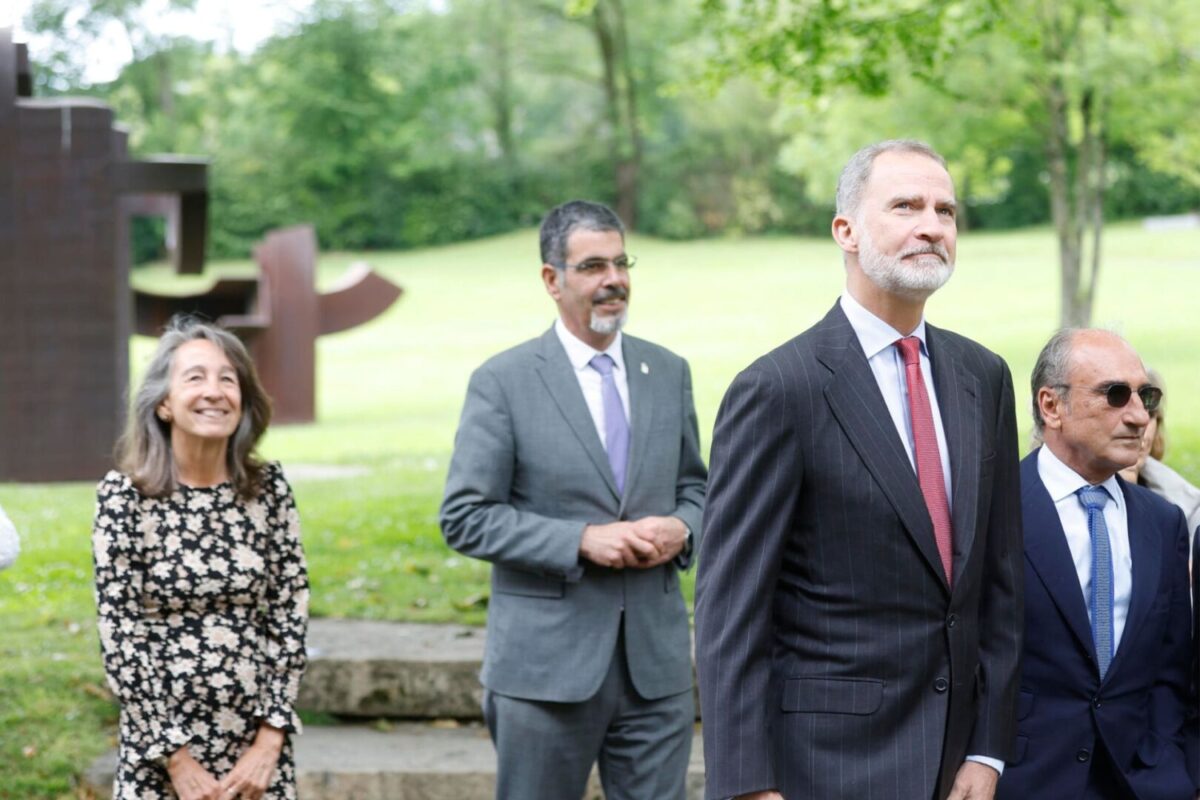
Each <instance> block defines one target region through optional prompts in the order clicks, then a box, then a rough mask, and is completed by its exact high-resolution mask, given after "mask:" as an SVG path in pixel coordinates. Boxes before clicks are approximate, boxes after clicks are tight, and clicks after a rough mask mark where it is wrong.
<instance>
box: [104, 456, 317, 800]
mask: <svg viewBox="0 0 1200 800" xmlns="http://www.w3.org/2000/svg"><path fill="white" fill-rule="evenodd" d="M92 547H93V554H94V557H95V567H96V606H97V614H98V617H99V620H98V623H99V631H100V649H101V653H102V655H103V657H104V670H105V672H106V673H107V675H108V682H109V685H110V686H111V687H112V688H113V691H114V692H115V693H116V695H117V698H118V699H119V700H120V702H121V721H120V745H119V748H118V757H117V774H116V781H115V784H114V786H113V798H114V800H159V798H163V799H164V800H171V799H173V798H175V791H174V789H173V788H172V787H171V781H170V778H169V777H168V775H167V770H166V756H169V755H170V754H172V753H173V752H175V751H176V750H178V749H179V748H180V747H182V746H184V745H187V748H188V751H189V752H190V753H191V755H192V757H194V758H195V759H196V760H197V761H198V762H200V764H201V765H202V766H203V767H204V768H205V769H207V770H208V771H209V772H211V773H212V774H213V776H214V777H216V778H218V779H220V778H221V777H223V776H224V775H225V774H227V773H228V772H229V771H230V770H231V769H232V768H233V765H234V764H235V763H236V761H237V759H238V758H239V756H241V754H242V753H243V752H244V751H245V750H246V748H247V747H248V746H249V745H250V743H251V742H252V741H253V740H254V736H255V734H256V733H257V732H258V727H259V725H260V724H261V723H263V722H266V723H267V724H268V725H273V726H275V727H277V728H280V729H282V730H284V731H287V732H289V733H294V732H298V731H299V729H300V721H299V719H298V718H297V717H296V714H295V712H294V711H293V710H292V704H293V702H294V701H295V699H296V692H297V689H298V687H299V683H300V675H301V674H302V673H303V671H304V664H305V651H304V634H305V629H306V627H307V621H308V576H307V573H306V570H305V564H304V553H303V551H302V550H301V547H300V524H299V518H298V516H297V514H296V505H295V502H294V501H293V499H292V491H291V488H290V487H289V486H288V483H287V481H286V480H285V479H284V477H283V472H282V470H281V469H280V467H279V465H278V464H275V463H272V464H269V465H267V467H266V472H265V474H264V481H263V488H262V490H261V491H260V494H259V497H258V498H256V499H255V500H253V501H251V502H245V501H243V500H241V499H239V498H238V497H237V495H236V493H235V492H234V490H233V487H232V485H231V484H229V483H223V484H220V485H219V486H214V487H212V488H203V489H193V488H189V487H181V488H180V489H178V490H177V491H175V493H174V494H172V495H170V496H169V497H161V498H146V497H142V495H141V494H140V493H139V492H138V491H137V489H135V488H134V487H133V485H132V484H131V483H130V481H129V478H127V477H126V476H125V475H122V474H121V473H119V472H110V473H108V475H106V476H105V478H104V480H103V481H101V482H100V485H99V487H98V488H97V502H96V520H95V526H94V529H93V533H92ZM285 739H288V741H286V742H285V744H284V748H283V752H282V753H281V755H280V758H279V763H278V766H277V767H276V770H275V775H274V778H273V779H272V781H271V786H270V788H269V789H268V790H267V793H266V795H265V797H268V798H295V796H296V778H295V767H294V764H293V761H292V750H291V742H290V738H289V737H285Z"/></svg>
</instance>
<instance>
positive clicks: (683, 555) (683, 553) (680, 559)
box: [672, 517, 696, 572]
mask: <svg viewBox="0 0 1200 800" xmlns="http://www.w3.org/2000/svg"><path fill="white" fill-rule="evenodd" d="M676 519H678V520H679V521H680V522H682V523H683V527H685V528H687V538H685V539H684V540H683V549H682V550H680V551H679V555H677V556H675V558H674V559H672V563H673V564H674V565H675V566H676V567H678V568H679V569H680V571H682V572H686V571H687V570H688V569H689V568H690V567H691V566H692V555H693V553H694V552H695V550H694V548H695V544H694V543H695V541H696V537H695V535H694V534H693V533H692V526H691V525H688V524H687V521H686V520H684V519H680V518H679V517H676Z"/></svg>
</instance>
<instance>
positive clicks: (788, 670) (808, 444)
mask: <svg viewBox="0 0 1200 800" xmlns="http://www.w3.org/2000/svg"><path fill="white" fill-rule="evenodd" d="M837 205H838V209H837V215H836V216H835V217H834V220H833V236H834V239H835V241H836V242H837V244H838V246H839V247H841V249H842V252H843V260H844V262H845V267H846V290H845V292H844V293H843V294H842V297H841V299H840V300H839V301H838V302H837V303H836V304H835V305H834V306H833V308H832V309H831V310H830V311H829V313H828V314H826V316H825V318H824V319H822V320H821V321H820V322H818V323H817V324H816V325H815V326H813V327H812V328H810V329H809V330H808V331H806V332H804V333H802V334H800V335H799V336H798V337H796V338H795V339H792V340H791V341H790V342H787V343H786V344H784V345H782V346H781V347H779V348H777V349H776V350H774V351H772V352H770V353H768V354H767V355H765V356H763V357H762V358H760V359H758V360H757V361H755V362H754V363H753V364H751V365H750V366H749V367H748V368H747V369H746V370H744V371H743V372H742V373H741V374H739V375H738V376H737V378H736V379H735V380H734V382H733V384H732V385H731V386H730V388H729V390H728V393H727V394H726V395H725V400H724V402H723V403H722V405H721V410H720V412H719V414H718V417H717V423H716V429H715V432H714V434H713V447H712V476H711V479H710V481H709V494H708V503H707V508H706V511H705V518H704V542H703V545H702V547H701V551H700V574H699V579H698V584H697V592H696V598H697V599H696V659H697V667H698V670H699V679H700V706H701V712H702V716H703V720H704V755H705V765H706V770H707V793H708V797H710V798H729V797H744V798H780V797H784V798H787V800H807V799H808V798H813V799H814V800H839V799H840V798H845V800H862V798H868V797H869V798H872V800H930V799H931V798H935V799H937V800H941V799H942V798H947V797H950V798H954V800H966V799H967V798H971V799H972V800H989V799H990V798H991V797H992V795H993V793H994V791H995V786H996V781H997V778H998V776H999V772H1000V771H1001V770H1002V769H1003V766H1004V765H1003V762H1004V760H1005V759H1006V758H1008V757H1009V756H1010V755H1011V753H1012V747H1013V740H1014V719H1013V717H1014V711H1015V700H1016V691H1017V675H1018V661H1019V653H1020V649H1021V613H1022V606H1021V597H1022V595H1021V575H1022V572H1021V518H1020V493H1019V486H1018V480H1017V436H1016V419H1015V411H1014V407H1013V390H1012V379H1011V376H1010V375H1009V371H1008V368H1007V366H1006V365H1005V364H1004V362H1003V361H1002V360H1001V359H1000V358H999V357H998V356H996V355H994V354H993V353H990V352H988V351H987V350H985V349H984V348H983V347H981V346H979V345H978V344H976V343H974V342H972V341H970V340H968V339H965V338H963V337H962V336H958V335H956V334H954V333H950V332H949V331H945V330H941V329H938V328H935V327H933V326H932V325H928V324H926V322H925V318H924V308H925V300H926V298H928V297H929V295H931V294H932V293H933V292H934V291H935V290H936V289H937V288H938V287H940V286H941V285H942V284H943V283H945V281H946V280H948V279H949V277H950V274H951V272H952V271H953V268H954V255H955V244H956V233H957V230H956V223H955V213H956V206H955V195H954V185H953V183H952V182H951V180H950V175H949V174H948V173H947V171H946V169H945V162H944V161H943V160H942V158H941V156H939V155H938V154H937V153H935V152H934V151H933V150H931V149H930V148H929V147H928V146H926V145H924V144H921V143H919V142H910V141H889V142H883V143H881V144H877V145H873V146H871V147H868V148H864V149H863V150H861V151H859V153H858V154H856V155H855V156H854V158H853V159H851V161H850V162H849V163H848V164H847V166H846V168H845V169H844V170H843V172H842V177H841V179H840V180H839V183H838V196H837Z"/></svg>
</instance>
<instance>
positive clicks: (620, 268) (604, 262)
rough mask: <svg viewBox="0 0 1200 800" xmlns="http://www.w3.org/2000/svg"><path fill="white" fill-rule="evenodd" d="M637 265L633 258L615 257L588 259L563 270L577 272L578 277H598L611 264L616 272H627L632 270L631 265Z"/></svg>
mask: <svg viewBox="0 0 1200 800" xmlns="http://www.w3.org/2000/svg"><path fill="white" fill-rule="evenodd" d="M636 263H637V259H636V258H635V257H633V256H617V257H616V258H612V259H609V258H589V259H585V260H584V261H580V262H579V263H578V264H569V265H567V266H565V267H563V269H569V270H571V271H572V272H578V273H579V274H580V275H599V274H600V273H601V272H604V271H606V270H607V269H608V265H609V264H612V265H613V267H615V268H616V270H617V272H628V271H629V270H631V269H633V265H634V264H636Z"/></svg>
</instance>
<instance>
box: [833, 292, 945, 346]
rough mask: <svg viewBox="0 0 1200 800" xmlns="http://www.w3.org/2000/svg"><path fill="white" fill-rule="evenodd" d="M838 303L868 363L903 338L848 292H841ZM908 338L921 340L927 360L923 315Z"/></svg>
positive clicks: (902, 335) (901, 334)
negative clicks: (912, 337)
mask: <svg viewBox="0 0 1200 800" xmlns="http://www.w3.org/2000/svg"><path fill="white" fill-rule="evenodd" d="M839 302H840V303H841V306H842V312H843V313H844V314H845V315H846V319H848V320H850V327H851V328H853V329H854V335H855V336H857V337H858V343H859V344H860V345H861V346H862V349H863V352H864V353H865V354H866V356H867V360H868V361H870V360H871V359H872V358H874V357H875V356H877V355H879V354H880V353H881V352H883V351H884V350H886V349H887V348H889V347H892V346H893V345H894V344H895V343H896V341H897V340H898V339H903V338H904V334H903V333H900V331H898V330H896V329H895V328H893V327H892V326H891V325H888V324H887V323H886V322H884V321H883V320H881V319H880V318H879V317H877V316H875V315H874V314H872V313H871V312H870V311H868V310H867V309H866V308H864V307H863V305H862V303H860V302H858V301H857V300H855V299H854V297H853V296H851V294H850V292H842V297H841V299H840V300H839ZM909 336H915V337H917V338H918V339H920V340H921V352H922V353H924V354H925V357H926V358H929V348H928V347H927V346H926V344H925V315H924V314H922V315H921V321H920V323H918V325H917V327H916V330H914V331H913V332H912V333H911V334H909Z"/></svg>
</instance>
